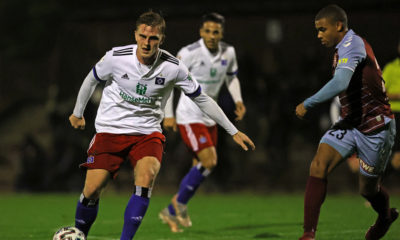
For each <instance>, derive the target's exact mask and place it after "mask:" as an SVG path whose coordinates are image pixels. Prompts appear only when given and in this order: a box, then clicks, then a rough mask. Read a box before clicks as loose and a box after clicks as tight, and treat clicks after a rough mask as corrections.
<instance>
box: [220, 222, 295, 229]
mask: <svg viewBox="0 0 400 240" xmlns="http://www.w3.org/2000/svg"><path fill="white" fill-rule="evenodd" d="M302 224H303V223H298V222H296V223H294V222H291V223H265V224H248V225H239V226H230V227H225V228H222V229H221V230H249V229H259V228H269V227H287V226H299V225H302Z"/></svg>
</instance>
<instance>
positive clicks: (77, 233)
mask: <svg viewBox="0 0 400 240" xmlns="http://www.w3.org/2000/svg"><path fill="white" fill-rule="evenodd" d="M53 240H86V237H85V234H84V233H83V232H82V231H81V230H79V229H77V228H76V227H63V228H60V229H59V230H58V231H57V232H56V233H55V234H54V236H53Z"/></svg>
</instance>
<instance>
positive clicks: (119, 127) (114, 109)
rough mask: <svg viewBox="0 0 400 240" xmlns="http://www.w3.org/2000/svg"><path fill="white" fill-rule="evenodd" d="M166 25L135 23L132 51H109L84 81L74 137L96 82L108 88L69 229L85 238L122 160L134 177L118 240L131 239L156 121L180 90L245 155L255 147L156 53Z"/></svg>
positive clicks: (177, 66) (179, 67)
mask: <svg viewBox="0 0 400 240" xmlns="http://www.w3.org/2000/svg"><path fill="white" fill-rule="evenodd" d="M164 32H165V21H164V19H163V18H162V17H161V16H160V15H159V14H157V13H155V12H152V11H150V12H146V13H143V14H142V15H141V16H140V17H139V18H138V19H137V21H136V30H135V40H136V42H137V44H132V45H128V46H122V47H115V48H113V49H112V50H110V51H108V52H107V53H106V54H105V56H104V57H103V58H102V59H101V60H100V61H99V62H98V63H97V64H96V65H95V66H94V68H93V70H92V71H90V72H89V74H88V75H87V77H86V78H85V80H84V82H83V84H82V86H81V89H80V90H79V94H78V99H77V102H76V105H75V108H74V111H73V114H72V115H71V116H70V117H69V120H70V122H71V125H72V126H73V127H74V128H76V129H83V128H84V127H85V119H84V118H83V112H84V109H85V106H86V103H87V101H88V100H89V98H90V95H91V94H92V93H93V90H94V89H95V87H96V85H97V84H98V83H99V82H106V85H105V88H104V91H103V96H102V99H101V102H100V106H99V109H98V112H97V117H96V122H95V125H96V131H97V133H96V135H95V136H94V138H93V140H92V142H91V143H90V146H89V150H88V158H87V162H86V163H84V164H82V166H84V167H86V168H87V169H88V170H87V173H86V180H85V186H84V188H83V193H82V194H81V197H80V199H79V201H78V204H77V208H76V218H75V226H76V227H77V228H79V229H80V230H82V231H83V232H84V233H85V235H86V236H87V235H88V232H89V229H90V227H91V225H92V223H93V222H94V221H95V219H96V216H97V212H98V205H99V198H100V193H101V191H102V190H103V189H104V187H105V186H106V185H107V183H108V181H109V180H110V179H111V178H114V177H116V175H117V173H118V170H119V168H120V165H121V163H122V162H123V161H124V160H125V159H126V158H128V159H129V161H130V163H131V165H132V167H133V175H134V186H133V194H132V196H131V198H130V200H129V202H128V204H127V206H126V209H125V215H124V225H123V229H122V233H121V237H120V239H121V240H129V239H132V238H133V236H134V235H135V233H136V231H137V229H138V227H139V226H140V223H141V222H142V219H143V217H144V215H145V213H146V210H147V207H148V205H149V200H150V196H151V190H152V186H153V183H154V180H155V178H156V176H157V173H158V171H159V169H160V163H161V158H162V152H163V143H164V142H165V137H164V135H162V134H161V125H160V123H161V121H162V119H163V117H164V116H163V115H164V114H163V112H164V107H165V103H166V101H167V99H168V97H169V95H170V93H171V91H172V90H173V88H174V87H178V88H179V89H181V91H182V92H184V93H185V94H186V95H187V96H189V97H190V99H191V100H192V101H193V102H195V104H196V105H197V106H198V107H199V108H200V109H202V111H204V112H207V114H208V115H209V116H210V117H211V118H212V119H214V120H215V121H216V122H217V123H218V124H220V125H221V126H222V127H223V128H224V129H225V130H226V131H227V132H228V133H229V134H231V135H232V137H233V140H234V141H235V142H236V143H237V144H239V145H240V146H241V147H242V148H243V149H244V150H247V149H248V147H247V146H246V143H247V144H249V145H250V146H251V148H252V149H254V148H255V146H254V144H253V142H252V141H251V140H250V139H249V138H248V137H247V136H246V135H245V134H243V133H242V132H240V131H238V130H237V129H236V128H235V126H234V125H233V124H232V123H231V122H230V121H229V120H228V118H227V117H226V116H225V114H224V113H223V112H222V110H221V109H220V108H219V107H218V105H217V104H216V103H215V101H214V100H212V99H211V98H210V97H208V96H207V95H205V94H204V93H202V91H201V88H200V86H199V84H198V83H197V81H196V79H195V78H193V77H192V76H191V74H190V72H189V71H188V69H187V67H186V66H185V65H184V64H183V63H182V62H181V61H180V60H178V59H177V58H175V57H173V56H172V55H170V54H169V53H168V52H166V51H165V50H162V49H160V48H159V46H160V45H161V44H162V43H163V40H164V38H165V35H164Z"/></svg>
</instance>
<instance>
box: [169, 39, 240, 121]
mask: <svg viewBox="0 0 400 240" xmlns="http://www.w3.org/2000/svg"><path fill="white" fill-rule="evenodd" d="M178 58H179V59H181V60H182V62H183V63H184V64H185V65H186V66H187V67H188V68H189V71H190V72H191V73H192V75H193V77H194V78H195V79H196V80H197V81H198V82H199V84H200V86H201V89H202V92H204V93H206V94H207V95H209V96H210V97H211V98H213V99H214V100H217V98H218V94H219V91H220V89H221V86H222V85H223V83H224V82H225V81H226V80H227V79H228V78H232V77H235V76H236V74H237V72H238V64H237V60H236V54H235V49H234V48H233V46H231V45H228V44H226V43H224V42H220V43H219V48H218V52H217V53H216V54H212V53H211V52H210V51H209V50H208V49H207V47H206V46H205V44H204V41H203V39H200V40H198V41H196V42H194V43H192V44H190V45H188V46H185V47H183V48H182V49H181V50H180V51H179V52H178ZM176 120H177V123H179V124H189V123H203V124H205V125H206V126H213V125H215V124H216V123H215V121H213V120H212V119H211V118H209V117H208V116H207V115H206V114H204V113H203V112H202V111H201V110H200V109H199V107H197V105H195V104H194V103H193V102H192V101H191V100H190V99H189V98H188V97H187V96H185V95H184V94H183V93H182V94H181V97H180V99H179V103H178V106H177V109H176Z"/></svg>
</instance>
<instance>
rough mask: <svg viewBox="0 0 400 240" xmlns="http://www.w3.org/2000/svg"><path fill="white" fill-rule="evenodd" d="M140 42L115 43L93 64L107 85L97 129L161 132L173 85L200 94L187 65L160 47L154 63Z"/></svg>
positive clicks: (95, 71) (102, 130)
mask: <svg viewBox="0 0 400 240" xmlns="http://www.w3.org/2000/svg"><path fill="white" fill-rule="evenodd" d="M136 49H137V45H128V46H122V47H115V48H113V49H112V50H111V51H108V52H107V53H106V55H105V56H104V57H103V58H102V59H101V60H100V61H99V62H98V63H97V64H96V65H95V67H93V73H94V76H95V78H96V79H97V80H98V81H105V82H106V84H105V88H104V90H103V95H102V98H101V102H100V106H99V108H98V111H97V117H96V122H95V125H96V131H97V132H99V133H100V132H107V133H114V134H130V135H140V134H150V133H152V132H161V125H160V123H161V121H162V118H163V113H164V107H165V103H166V101H167V99H168V97H169V96H170V94H171V91H172V89H173V88H174V87H175V86H177V87H178V88H180V89H181V90H182V92H183V93H185V94H189V95H199V94H200V88H199V84H198V83H197V81H196V80H195V79H194V78H193V77H192V76H191V74H190V73H189V71H188V69H187V67H186V66H185V65H184V64H183V63H182V62H181V61H180V60H179V59H177V58H175V57H173V56H172V55H171V54H169V53H168V52H167V51H164V50H162V49H159V51H158V53H157V56H156V59H155V61H154V63H153V65H151V66H147V65H143V64H141V63H140V62H139V60H138V59H137V56H136Z"/></svg>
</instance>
